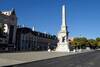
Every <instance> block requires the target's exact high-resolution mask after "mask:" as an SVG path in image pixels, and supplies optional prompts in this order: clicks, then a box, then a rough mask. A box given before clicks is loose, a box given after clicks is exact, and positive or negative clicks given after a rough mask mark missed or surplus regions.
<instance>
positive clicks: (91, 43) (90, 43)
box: [88, 39, 97, 49]
mask: <svg viewBox="0 0 100 67" xmlns="http://www.w3.org/2000/svg"><path fill="white" fill-rule="evenodd" d="M88 43H89V45H90V48H92V49H95V48H96V46H97V42H96V40H94V39H89V40H88Z"/></svg>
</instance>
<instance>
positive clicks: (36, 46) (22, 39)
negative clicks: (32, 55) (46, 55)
mask: <svg viewBox="0 0 100 67" xmlns="http://www.w3.org/2000/svg"><path fill="white" fill-rule="evenodd" d="M57 42H58V40H57V37H56V36H54V35H49V34H46V33H41V32H38V31H32V29H30V28H27V27H22V28H18V29H17V35H16V50H17V51H44V50H48V48H49V49H51V50H54V49H55V48H56V46H57Z"/></svg>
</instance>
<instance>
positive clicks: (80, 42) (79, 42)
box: [71, 37, 88, 49]
mask: <svg viewBox="0 0 100 67" xmlns="http://www.w3.org/2000/svg"><path fill="white" fill-rule="evenodd" d="M71 44H72V45H73V46H74V47H77V48H78V49H80V48H83V49H84V48H85V47H86V46H87V44H88V40H87V38H85V37H76V38H74V39H73V41H72V42H71Z"/></svg>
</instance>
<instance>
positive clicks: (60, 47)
mask: <svg viewBox="0 0 100 67" xmlns="http://www.w3.org/2000/svg"><path fill="white" fill-rule="evenodd" d="M56 51H57V52H70V50H69V46H68V43H58V46H57V48H56Z"/></svg>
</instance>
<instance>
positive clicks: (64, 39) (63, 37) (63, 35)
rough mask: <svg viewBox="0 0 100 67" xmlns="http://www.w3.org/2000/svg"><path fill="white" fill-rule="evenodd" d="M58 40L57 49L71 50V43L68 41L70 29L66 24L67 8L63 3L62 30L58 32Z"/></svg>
mask: <svg viewBox="0 0 100 67" xmlns="http://www.w3.org/2000/svg"><path fill="white" fill-rule="evenodd" d="M58 40H59V42H58V43H57V48H56V51H58V52H69V51H70V50H69V43H68V30H67V24H66V9H65V4H63V5H62V25H61V30H60V32H59V33H58Z"/></svg>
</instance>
